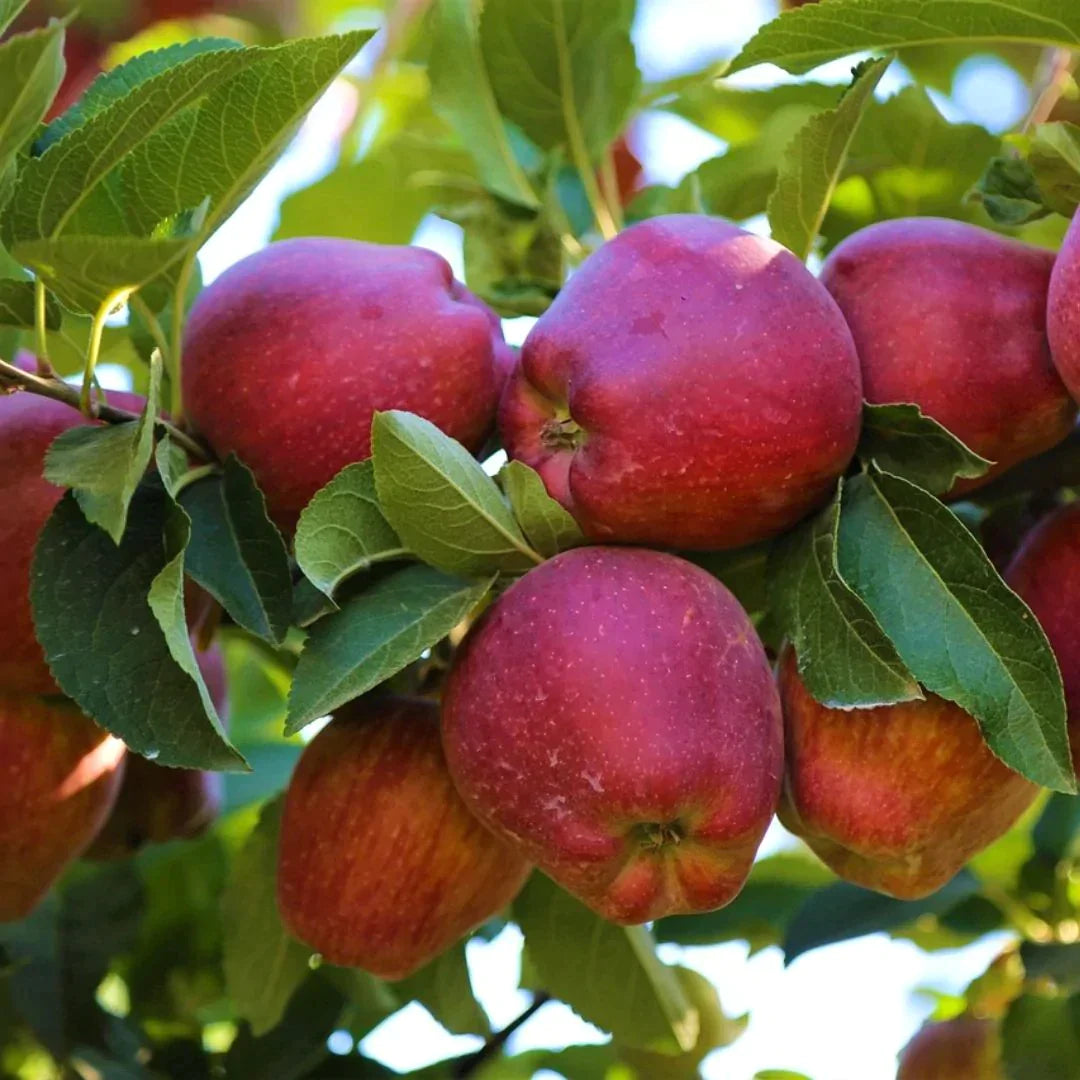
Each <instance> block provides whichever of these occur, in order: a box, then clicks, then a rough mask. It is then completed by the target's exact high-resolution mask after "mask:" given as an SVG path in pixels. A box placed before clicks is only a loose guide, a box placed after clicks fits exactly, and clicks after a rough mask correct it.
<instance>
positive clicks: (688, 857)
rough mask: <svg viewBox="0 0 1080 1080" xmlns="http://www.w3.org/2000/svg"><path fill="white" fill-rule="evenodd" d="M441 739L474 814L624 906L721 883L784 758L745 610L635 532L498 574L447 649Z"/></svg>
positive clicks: (744, 869)
mask: <svg viewBox="0 0 1080 1080" xmlns="http://www.w3.org/2000/svg"><path fill="white" fill-rule="evenodd" d="M443 742H444V745H445V746H446V755H447V760H448V762H449V765H450V771H451V773H452V775H453V777H454V781H455V783H456V784H457V787H458V790H459V791H460V792H461V794H462V796H463V798H464V799H465V801H466V803H467V804H468V805H469V808H470V809H471V810H472V811H473V812H474V813H475V814H476V815H477V816H478V817H479V818H480V819H481V821H483V822H484V823H485V824H487V825H488V826H490V827H491V828H492V829H495V830H497V831H498V832H499V833H500V834H501V835H502V836H504V837H506V838H507V839H508V840H510V841H511V842H513V843H514V844H515V845H516V846H517V847H518V848H519V849H520V850H521V851H522V853H523V854H524V855H525V856H526V857H527V858H529V859H530V860H531V861H533V862H535V863H536V864H537V865H538V866H539V867H540V869H542V870H543V871H544V872H545V873H547V874H548V875H550V876H551V877H552V878H554V880H555V881H557V882H558V883H559V884H560V885H562V886H563V887H564V888H565V889H567V890H568V891H569V892H571V893H573V894H574V895H575V896H577V897H579V898H580V899H581V900H582V901H583V902H584V903H586V904H588V905H589V906H590V907H591V908H592V909H593V910H594V911H596V912H598V913H599V914H600V915H602V916H604V917H605V918H607V919H611V920H613V921H615V922H620V923H640V922H645V921H647V920H649V919H658V918H661V917H662V916H664V915H673V914H679V913H684V912H695V911H708V910H711V909H713V908H717V907H720V906H722V905H723V904H726V903H727V902H728V901H729V900H731V899H732V898H733V897H734V896H735V895H736V894H737V893H738V891H739V889H740V888H741V887H742V884H743V882H744V881H745V879H746V875H747V873H748V872H749V870H750V864H751V863H752V862H753V859H754V853H755V852H756V850H757V847H758V844H759V842H760V840H761V837H762V835H763V833H764V832H765V829H766V827H767V826H768V824H769V820H770V819H771V818H772V814H773V810H774V808H775V806H776V800H777V795H778V792H779V784H780V775H781V772H782V754H783V734H782V726H781V720H780V708H779V702H778V700H777V693H776V686H775V684H774V682H773V678H772V673H771V671H770V669H769V663H768V660H767V659H766V657H765V651H764V649H763V648H762V646H761V643H760V642H759V641H758V638H757V634H756V633H755V632H754V628H753V626H751V624H750V621H749V619H748V618H747V617H746V614H745V612H743V610H742V608H741V607H739V604H738V602H737V601H736V600H735V598H734V597H733V596H732V595H731V594H730V593H729V592H728V591H727V589H725V588H724V587H723V585H721V584H720V583H719V582H718V581H717V580H716V579H715V578H714V577H712V576H711V575H710V574H707V573H706V572H705V571H704V570H701V569H699V568H698V567H696V566H693V565H692V564H691V563H688V562H685V561H684V560H682V559H678V558H676V557H675V556H673V555H665V554H661V553H660V552H655V551H645V550H641V549H623V548H607V547H589V548H578V549H576V550H573V551H568V552H565V553H564V554H562V555H559V556H557V557H556V558H554V559H551V560H549V561H548V562H545V563H544V564H543V565H541V566H539V567H538V568H537V569H535V570H533V571H531V572H530V573H529V574H527V575H526V576H525V577H523V578H522V579H521V580H520V581H518V582H517V583H516V584H514V585H513V586H512V587H511V588H510V589H508V590H507V591H506V592H505V593H504V594H503V595H502V596H501V597H500V598H499V599H498V600H497V601H496V602H495V603H494V604H493V605H492V607H491V608H490V609H489V611H488V612H487V614H486V615H485V617H484V619H483V621H482V622H480V623H479V624H478V625H477V626H476V627H475V628H474V629H473V630H472V632H471V633H470V634H469V636H468V637H467V639H466V641H465V643H464V645H463V646H462V647H461V649H459V650H458V653H457V656H456V659H455V662H454V666H453V669H452V670H451V673H450V676H449V679H448V681H447V684H446V688H445V692H444V696H443Z"/></svg>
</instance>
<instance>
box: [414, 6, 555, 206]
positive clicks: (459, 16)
mask: <svg viewBox="0 0 1080 1080" xmlns="http://www.w3.org/2000/svg"><path fill="white" fill-rule="evenodd" d="M480 9H481V4H480V3H479V2H478V0H440V2H439V3H438V4H436V5H435V9H434V11H433V13H432V25H431V40H432V46H431V63H430V66H429V69H428V71H429V75H430V78H431V99H432V104H433V106H434V107H435V109H436V111H437V112H439V113H440V114H441V115H443V116H444V117H445V118H446V120H447V122H448V123H450V124H451V126H453V127H454V128H455V129H456V131H457V132H458V134H459V135H460V136H461V140H462V142H463V144H464V145H465V146H466V147H467V148H468V150H469V152H470V153H471V154H472V156H473V157H474V158H475V160H476V163H477V166H478V167H479V170H480V175H481V178H482V179H483V181H484V183H485V185H486V186H487V187H488V188H489V189H490V190H491V191H494V192H496V193H497V194H498V195H501V196H502V197H503V198H504V199H509V200H510V202H513V203H518V204H520V205H522V206H531V207H535V206H538V205H539V200H538V199H537V197H536V192H535V191H533V189H532V185H531V184H530V183H529V178H528V177H527V176H526V175H525V171H524V169H522V167H521V165H520V163H519V162H518V160H517V158H516V157H515V155H514V149H513V147H512V145H511V143H510V137H509V135H508V133H507V130H506V123H505V122H504V120H503V118H502V117H501V116H500V115H499V107H498V105H497V104H496V101H495V95H494V94H493V92H492V89H491V82H490V80H489V78H488V74H487V72H486V71H485V70H484V62H483V59H482V57H481V55H480V41H479V36H478V29H477V28H478V20H479V15H480Z"/></svg>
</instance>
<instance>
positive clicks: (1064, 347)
mask: <svg viewBox="0 0 1080 1080" xmlns="http://www.w3.org/2000/svg"><path fill="white" fill-rule="evenodd" d="M1046 331H1047V334H1048V336H1049V338H1050V351H1051V353H1052V354H1053V357H1054V363H1055V365H1056V366H1057V369H1058V371H1059V372H1060V373H1061V377H1062V378H1063V379H1064V380H1065V385H1066V386H1067V387H1068V388H1069V392H1070V393H1071V394H1072V396H1073V397H1074V398H1076V399H1077V400H1078V401H1080V214H1075V215H1074V216H1073V219H1072V223H1071V224H1070V225H1069V230H1068V232H1067V233H1066V234H1065V239H1064V241H1063V242H1062V245H1061V250H1060V251H1059V252H1058V255H1057V259H1056V260H1055V262H1054V271H1053V273H1052V274H1051V275H1050V291H1049V294H1048V296H1047V301H1046Z"/></svg>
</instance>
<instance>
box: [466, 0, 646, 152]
mask: <svg viewBox="0 0 1080 1080" xmlns="http://www.w3.org/2000/svg"><path fill="white" fill-rule="evenodd" d="M634 7H635V5H634V3H633V2H632V0H485V3H484V5H483V8H482V11H481V14H480V51H481V54H482V55H483V61H484V66H485V68H486V70H487V74H488V78H489V79H490V80H491V88H492V91H493V93H494V95H495V100H496V101H497V102H498V106H499V111H500V112H501V113H502V115H503V116H505V117H506V118H507V119H508V120H511V121H513V122H514V123H515V124H517V125H518V126H519V127H520V128H521V129H522V130H523V131H524V132H525V134H526V135H528V136H529V138H530V139H532V140H533V141H534V142H535V143H536V144H537V145H538V146H540V147H541V148H543V149H545V150H550V149H553V148H554V147H556V146H569V145H572V144H573V142H574V141H575V140H576V139H578V138H581V139H583V140H584V144H585V147H586V149H587V150H588V152H589V153H590V154H591V155H592V156H594V157H595V156H596V155H598V154H599V153H600V152H601V151H602V150H604V148H605V147H607V146H608V144H609V143H610V142H611V141H612V139H614V138H615V136H616V135H618V133H619V132H620V131H621V130H622V128H623V127H624V125H625V123H626V118H627V114H628V113H629V110H630V109H631V107H632V106H633V104H634V100H635V98H636V96H637V91H638V87H639V85H640V82H641V76H640V74H639V72H638V69H637V61H636V60H635V58H634V46H633V43H632V42H631V40H630V28H631V25H632V23H633V20H634ZM571 124H574V125H577V124H580V132H574V131H572V130H571V129H570V125H571Z"/></svg>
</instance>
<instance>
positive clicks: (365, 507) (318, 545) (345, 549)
mask: <svg viewBox="0 0 1080 1080" xmlns="http://www.w3.org/2000/svg"><path fill="white" fill-rule="evenodd" d="M295 549H296V562H297V564H298V565H299V567H300V569H301V570H302V571H303V572H304V576H305V577H307V579H308V580H309V581H310V582H311V583H312V584H313V585H315V586H316V587H317V588H319V589H321V590H322V591H323V592H324V593H326V595H327V596H333V594H334V590H335V589H336V588H337V587H338V586H339V585H340V584H341V583H342V582H343V581H344V580H345V579H346V578H348V577H351V576H352V575H353V574H356V573H359V572H360V571H362V570H367V569H368V568H369V567H371V566H373V565H375V564H376V563H379V562H385V561H386V560H387V559H401V558H405V557H407V556H408V554H409V551H408V549H407V548H405V547H404V546H403V545H402V543H401V541H400V540H399V539H398V536H397V534H396V533H395V532H394V530H393V529H392V528H390V526H389V524H387V521H386V518H384V517H383V515H382V510H380V508H379V500H378V496H377V495H376V494H375V471H374V466H373V465H372V463H371V461H370V460H368V461H360V462H357V463H356V464H354V465H347V466H346V467H345V468H344V469H342V470H341V472H339V473H338V474H337V476H335V477H334V479H333V480H331V481H330V483H329V484H327V485H326V486H325V487H324V488H322V490H321V491H317V492H316V493H315V495H314V497H313V498H312V500H311V502H309V503H308V504H307V506H306V507H304V510H303V513H301V515H300V520H299V522H298V524H297V527H296V541H295Z"/></svg>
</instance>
